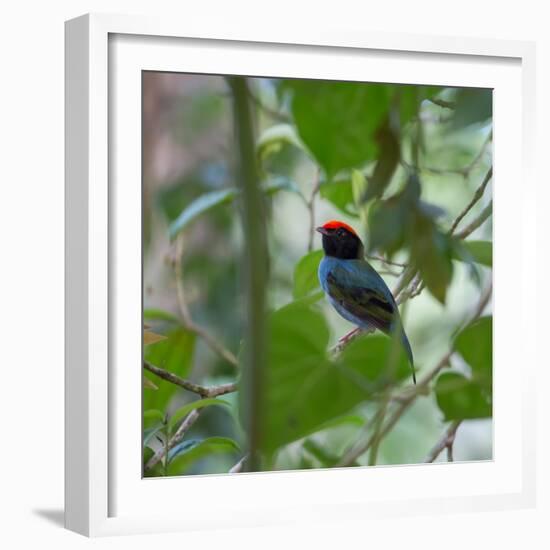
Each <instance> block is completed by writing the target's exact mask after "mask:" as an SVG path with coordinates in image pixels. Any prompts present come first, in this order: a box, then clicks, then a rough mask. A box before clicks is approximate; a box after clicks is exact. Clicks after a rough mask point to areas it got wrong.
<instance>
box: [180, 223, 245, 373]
mask: <svg viewBox="0 0 550 550" xmlns="http://www.w3.org/2000/svg"><path fill="white" fill-rule="evenodd" d="M182 256H183V237H182V235H181V234H180V235H179V236H178V238H177V241H176V257H175V258H174V272H175V276H176V290H177V295H178V305H179V310H180V317H181V322H182V324H183V326H184V328H186V329H187V330H188V331H190V332H193V333H195V334H196V335H197V336H199V337H200V338H202V339H203V340H204V342H205V343H206V344H207V345H208V346H209V347H210V349H212V351H214V352H215V353H217V354H218V355H219V356H220V357H221V358H222V359H224V360H225V361H227V362H228V363H229V364H230V365H233V367H235V368H237V367H238V366H239V362H238V360H237V358H236V357H235V355H233V353H232V352H231V351H229V350H228V349H227V348H225V347H224V346H223V345H222V344H221V343H220V342H218V341H217V340H216V338H214V336H212V335H211V334H210V333H209V332H208V331H207V330H206V329H205V328H203V327H201V326H200V325H197V323H195V321H193V319H192V318H191V313H190V311H189V308H188V307H187V302H186V301H185V292H184V289H183V273H182V269H181V264H182Z"/></svg>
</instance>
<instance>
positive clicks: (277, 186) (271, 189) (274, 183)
mask: <svg viewBox="0 0 550 550" xmlns="http://www.w3.org/2000/svg"><path fill="white" fill-rule="evenodd" d="M262 190H263V192H264V193H265V194H266V195H274V194H275V193H278V192H279V191H290V192H291V193H296V194H297V195H299V196H300V197H301V198H302V199H303V200H305V199H304V196H303V195H302V193H301V192H300V189H299V188H298V186H297V185H296V182H294V181H292V180H291V179H290V178H287V177H284V176H274V177H271V178H269V179H268V180H267V181H266V182H265V183H264V184H263V186H262Z"/></svg>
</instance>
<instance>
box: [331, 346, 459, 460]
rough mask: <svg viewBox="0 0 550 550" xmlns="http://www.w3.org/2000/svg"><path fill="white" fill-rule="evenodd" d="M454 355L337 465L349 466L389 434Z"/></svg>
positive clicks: (420, 382) (425, 378)
mask: <svg viewBox="0 0 550 550" xmlns="http://www.w3.org/2000/svg"><path fill="white" fill-rule="evenodd" d="M451 355H452V351H449V352H447V353H446V354H445V355H444V356H443V357H442V358H441V359H440V360H439V362H438V363H437V364H436V366H435V367H434V368H433V369H432V370H431V371H430V372H428V373H427V374H426V375H425V376H424V377H423V378H421V379H420V380H419V381H418V384H417V385H416V386H415V388H414V390H413V391H411V392H410V394H409V395H408V396H406V397H403V398H402V400H401V401H400V403H399V405H398V407H397V409H396V410H395V411H394V412H393V414H392V415H391V416H390V418H389V420H388V421H387V423H386V425H385V426H384V427H383V428H381V429H380V431H379V433H378V434H372V435H371V437H370V438H369V439H368V440H367V441H366V442H365V443H363V444H360V445H357V446H355V447H353V448H351V449H350V450H349V451H348V452H347V453H346V454H345V455H344V456H343V457H342V459H341V460H340V462H339V463H338V464H337V467H344V466H349V465H350V464H351V463H353V462H355V461H356V460H357V459H358V458H359V457H360V456H361V455H362V454H364V453H365V452H366V451H368V450H369V449H370V447H371V445H372V444H373V443H374V441H375V436H376V439H377V440H378V441H379V442H380V441H382V439H383V438H384V437H385V436H386V435H387V433H388V432H389V431H390V430H391V429H392V428H393V427H394V425H395V424H396V423H397V421H398V420H399V419H400V418H401V416H403V414H404V413H405V411H406V410H407V409H408V408H409V407H410V406H411V405H412V404H413V403H414V401H415V400H416V398H417V397H418V396H419V395H421V394H423V393H425V389H426V387H427V386H428V384H429V383H430V381H431V380H432V379H433V378H434V377H435V376H437V375H438V374H439V372H440V371H441V370H442V369H443V368H445V367H446V366H447V365H448V364H449V359H450V357H451Z"/></svg>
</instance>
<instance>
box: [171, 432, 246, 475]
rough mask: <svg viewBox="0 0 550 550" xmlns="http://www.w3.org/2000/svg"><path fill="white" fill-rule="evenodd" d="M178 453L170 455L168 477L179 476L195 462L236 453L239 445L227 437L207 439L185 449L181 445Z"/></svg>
mask: <svg viewBox="0 0 550 550" xmlns="http://www.w3.org/2000/svg"><path fill="white" fill-rule="evenodd" d="M179 451H180V452H179V453H178V454H176V455H175V456H174V455H172V460H171V461H170V463H169V465H168V475H181V474H183V473H185V471H186V470H188V469H189V467H190V466H192V465H193V464H194V463H195V462H197V461H198V460H200V459H202V458H205V457H207V456H210V455H213V454H220V453H226V454H227V453H234V454H236V453H238V452H239V451H240V449H239V445H238V444H237V443H236V442H235V441H233V440H232V439H230V438H228V437H209V438H208V439H203V440H202V441H200V442H199V443H196V444H193V445H190V446H188V447H186V446H185V445H182V447H180V449H179Z"/></svg>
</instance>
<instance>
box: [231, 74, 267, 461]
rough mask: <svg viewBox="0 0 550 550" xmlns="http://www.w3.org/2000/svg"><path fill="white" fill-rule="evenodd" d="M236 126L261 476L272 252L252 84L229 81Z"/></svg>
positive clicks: (250, 392) (249, 361) (251, 425)
mask: <svg viewBox="0 0 550 550" xmlns="http://www.w3.org/2000/svg"><path fill="white" fill-rule="evenodd" d="M227 82H228V84H229V87H230V89H231V93H232V95H233V123H234V128H235V140H236V141H235V144H236V149H237V153H238V155H237V157H238V158H237V166H238V182H239V186H240V189H241V191H242V195H241V196H242V209H241V213H242V225H243V232H244V234H245V235H246V236H247V238H246V243H245V257H244V261H243V269H242V272H243V274H244V277H245V280H246V297H245V298H246V304H245V307H246V320H247V323H246V331H245V340H246V343H247V344H246V346H245V347H244V353H243V356H244V361H243V369H242V371H243V375H242V380H241V388H242V390H243V395H244V396H245V401H244V404H243V407H244V414H243V416H244V429H245V431H246V434H247V437H248V454H249V460H247V461H246V468H247V470H250V471H258V470H260V469H261V464H260V460H259V456H258V451H259V450H260V449H261V448H262V443H263V439H264V437H265V434H264V432H263V429H262V426H263V415H264V412H265V404H266V400H265V393H264V392H265V374H266V373H265V362H266V347H267V346H266V339H267V337H266V328H267V319H266V288H267V281H268V276H269V274H268V260H269V257H268V246H267V231H266V226H265V222H266V216H265V203H264V196H263V193H262V191H261V188H260V185H259V178H258V170H257V165H256V163H257V157H256V149H255V139H254V120H253V115H252V110H251V108H250V103H249V93H248V84H247V79H246V78H243V77H236V76H230V77H227Z"/></svg>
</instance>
